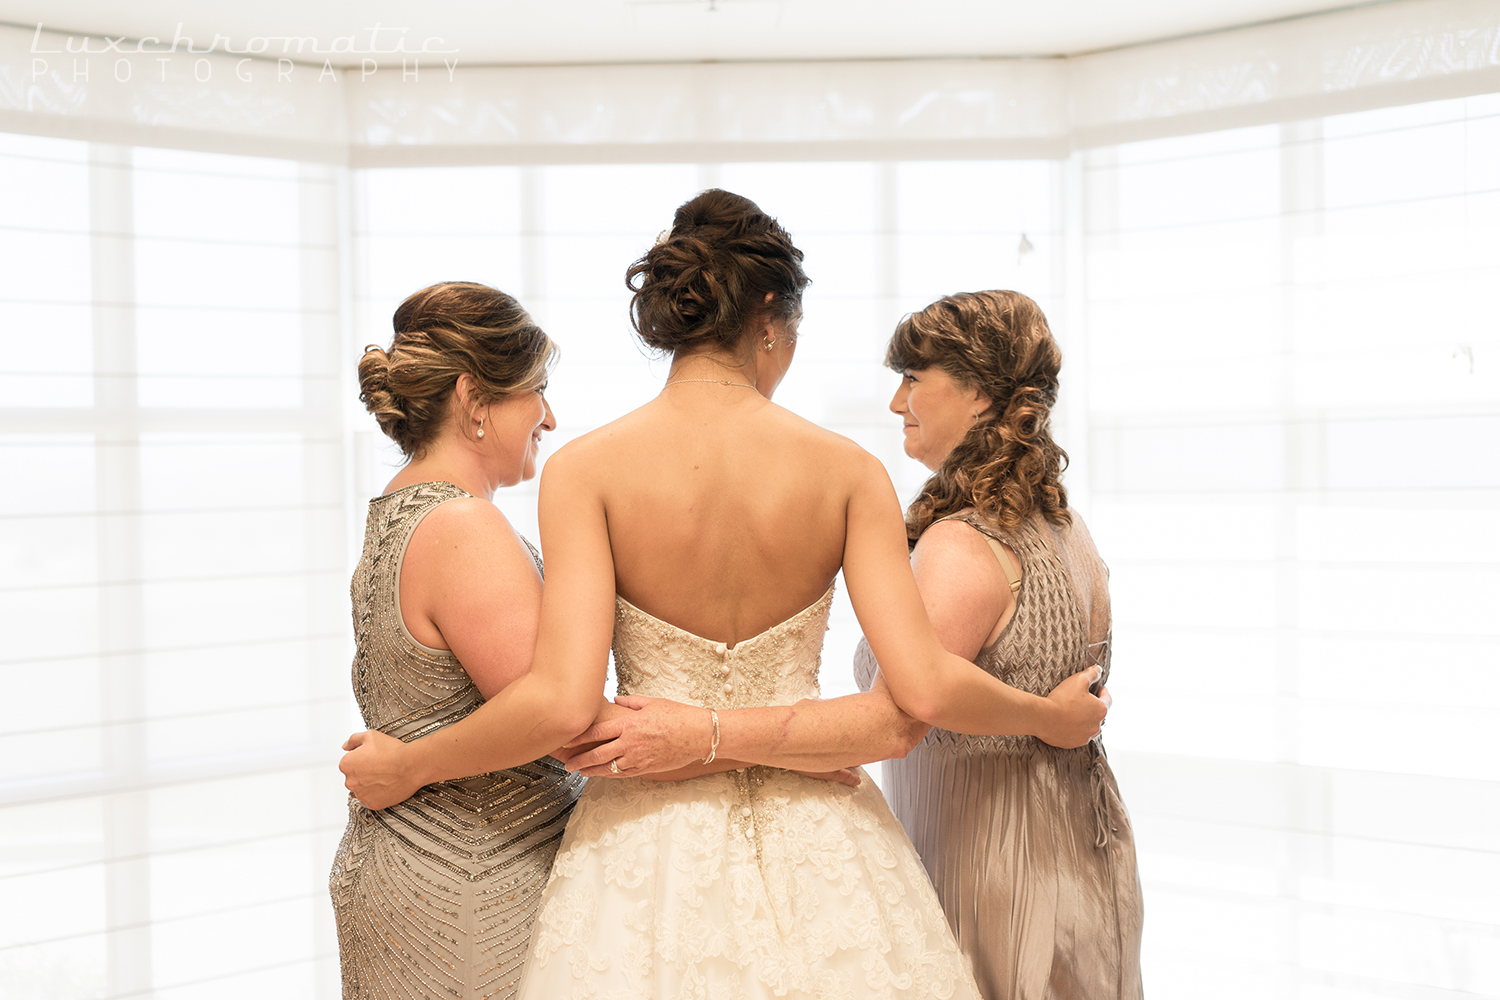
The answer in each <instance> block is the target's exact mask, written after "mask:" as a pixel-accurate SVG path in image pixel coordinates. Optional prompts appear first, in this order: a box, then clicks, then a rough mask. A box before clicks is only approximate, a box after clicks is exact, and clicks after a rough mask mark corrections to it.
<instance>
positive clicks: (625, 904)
mask: <svg viewBox="0 0 1500 1000" xmlns="http://www.w3.org/2000/svg"><path fill="white" fill-rule="evenodd" d="M801 261H802V253H801V251H799V250H798V249H797V248H796V247H795V246H794V245H792V242H791V239H790V237H789V236H788V234H787V233H786V231H785V230H784V229H783V228H782V227H781V226H780V224H779V223H777V222H776V220H774V219H772V218H770V217H769V216H767V215H766V214H765V213H763V212H762V211H761V210H760V209H759V208H758V207H757V206H756V205H755V204H754V203H753V202H750V201H749V200H748V199H745V198H742V197H739V196H738V195H733V194H730V193H728V192H725V191H717V190H711V191H706V192H704V193H703V194H701V195H699V196H698V197H696V198H694V199H693V200H692V201H690V202H688V203H687V204H685V205H683V206H682V207H681V208H679V209H678V210H677V214H676V218H675V219H674V222H673V227H672V230H671V232H670V233H668V234H665V235H664V236H663V238H662V239H661V240H660V241H658V243H657V245H656V246H654V247H652V248H651V249H650V250H648V251H647V252H646V254H645V255H644V256H643V257H642V258H641V259H640V260H639V261H637V262H636V263H635V264H634V265H632V267H631V269H630V271H629V272H628V273H629V276H630V277H629V280H630V282H631V285H632V287H633V288H635V289H636V293H635V297H634V300H633V303H632V316H633V318H634V320H635V325H636V330H637V332H638V333H639V334H640V336H641V339H642V340H643V341H644V342H645V343H646V344H647V346H649V347H652V348H655V349H658V350H661V351H663V352H671V354H672V366H671V370H670V374H669V376H668V380H667V384H666V385H665V386H664V387H663V389H662V392H661V394H660V395H658V396H657V397H656V398H655V399H653V400H651V401H650V402H648V403H646V404H645V405H643V406H641V407H640V408H638V409H636V410H634V411H632V412H631V413H628V414H626V415H625V416H623V417H621V418H620V419H618V420H615V421H613V422H611V423H609V424H606V425H605V426H604V427H601V428H599V429H598V430H595V431H592V432H590V433H588V434H585V435H583V436H581V437H579V438H577V439H575V440H574V441H572V442H570V443H569V444H568V445H567V446H566V447H564V448H562V449H560V450H559V451H558V452H557V454H556V455H555V456H553V458H552V459H551V460H550V461H549V462H548V464H547V470H546V473H545V474H544V475H543V476H542V484H541V493H540V507H539V509H540V514H541V528H542V543H543V547H544V549H545V551H546V553H547V558H548V577H547V586H546V590H545V593H544V596H543V606H542V624H541V631H540V635H539V638H538V644H537V650H536V655H535V656H534V658H533V661H532V671H531V673H530V674H529V675H528V676H527V677H525V678H522V679H521V680H519V681H517V682H515V683H514V684H512V685H511V686H510V687H507V688H506V689H505V690H504V691H502V692H501V693H500V694H499V695H498V696H497V697H496V698H494V699H493V700H491V701H490V702H488V703H487V704H485V705H484V706H482V707H481V708H480V709H478V710H477V711H476V712H475V713H474V714H473V715H471V716H470V717H469V718H468V719H465V720H463V721H461V722H459V723H457V724H455V725H453V726H451V727H449V728H447V729H444V730H442V731H440V732H438V733H435V734H433V735H431V736H429V737H427V738H425V739H421V740H416V741H413V742H411V743H401V742H400V741H397V740H393V739H390V738H387V737H383V736H381V735H379V734H374V735H372V736H371V737H370V738H368V739H367V740H364V741H362V742H361V745H360V746H359V747H358V748H357V749H355V750H354V751H352V752H351V753H350V754H349V756H348V757H347V758H346V760H345V767H346V774H351V780H352V782H353V784H354V785H355V786H356V791H357V793H358V794H359V795H360V797H361V799H362V800H365V801H368V802H370V803H372V804H380V803H384V802H389V801H399V800H400V799H402V798H404V797H405V796H406V795H407V794H410V790H411V789H412V788H413V787H415V786H419V785H421V784H422V783H423V782H424V781H427V780H431V779H432V778H447V777H453V776H456V775H461V774H466V773H469V772H470V771H472V770H483V769H485V768H488V767H493V766H496V765H497V764H498V763H502V762H505V761H508V760H511V759H513V758H514V757H515V756H517V755H524V754H526V753H528V752H530V753H534V752H537V751H539V750H542V749H546V748H552V747H555V746H556V745H557V743H558V742H560V741H567V740H570V739H572V738H573V737H578V738H579V740H580V741H583V740H587V741H595V740H607V741H608V742H606V743H604V744H603V745H600V746H597V747H594V748H592V749H587V750H584V751H583V752H581V753H579V754H578V755H577V756H576V757H574V758H573V759H572V760H571V761H570V763H569V766H570V767H571V768H575V769H579V770H581V771H582V772H583V773H586V774H590V775H599V776H601V778H605V779H606V780H597V781H590V783H589V787H588V789H587V790H586V791H585V792H584V794H583V796H582V797H581V798H580V800H579V803H578V805H577V807H576V809H575V810H574V813H573V818H572V819H571V820H570V822H569V824H568V832H567V835H566V837H565V839H564V842H563V846H562V848H561V849H560V851H559V852H558V856H557V862H556V865H555V868H554V872H553V876H552V880H551V882H550V883H549V885H548V887H547V890H546V892H545V894H544V897H543V901H542V905H541V910H540V912H539V914H538V917H537V922H536V925H535V929H534V932H533V942H532V950H531V954H530V957H529V959H528V963H527V970H526V978H525V980H524V983H523V986H522V990H521V996H522V997H523V998H524V1000H558V998H560V997H584V996H587V997H622V998H623V997H640V998H646V997H726V998H727V997H735V998H738V1000H769V998H771V997H783V998H801V1000H812V998H818V1000H833V998H848V1000H854V998H860V1000H865V998H890V1000H895V998H905V1000H937V998H945V1000H978V994H977V991H976V989H975V987H974V983H973V979H972V977H971V975H970V973H969V971H968V968H967V963H965V962H964V960H963V958H962V956H961V955H960V954H959V951H958V948H957V946H956V944H955V943H954V940H953V935H952V933H951V931H950V930H949V929H948V924H947V920H946V917H945V916H944V914H943V911H942V908H941V906H940V905H939V904H938V901H937V898H936V896H935V895H934V894H933V892H932V887H931V885H930V884H929V883H928V881H927V877H926V874H925V872H924V871H923V870H922V866H921V862H920V861H919V860H918V858H917V856H916V853H915V852H914V851H913V850H912V848H911V845H910V843H909V842H908V841H907V838H906V836H905V834H904V833H903V832H902V829H901V826H900V824H899V823H898V822H896V820H895V818H894V817H893V816H892V815H891V813H890V810H889V809H888V808H887V807H886V804H885V801H884V800H883V799H882V798H881V797H880V794H879V792H878V791H877V790H876V789H875V788H873V787H872V786H870V785H868V784H864V785H860V784H859V783H858V782H857V780H855V777H854V776H853V775H850V776H847V777H848V778H849V781H848V782H846V783H839V782H836V781H827V780H812V778H810V777H809V776H808V774H807V771H811V772H815V773H823V772H827V771H830V770H836V769H839V768H842V767H845V766H849V765H853V764H859V763H865V762H869V761H874V760H881V759H884V758H886V757H889V756H891V754H893V753H897V754H899V753H902V752H905V749H906V748H909V747H910V745H911V739H912V735H913V731H914V728H915V727H914V726H913V724H912V721H911V718H910V717H909V716H910V715H917V716H922V713H923V712H924V711H928V710H932V711H935V712H936V714H935V715H933V716H932V717H931V718H930V720H929V721H933V722H939V723H942V724H943V725H946V726H949V727H951V728H954V729H956V730H959V731H965V732H979V733H994V732H1029V733H1037V734H1039V735H1040V734H1046V735H1047V737H1048V738H1049V739H1050V740H1051V741H1053V742H1056V743H1060V744H1063V745H1072V746H1077V745H1080V744H1082V743H1084V742H1086V741H1087V740H1088V739H1089V738H1090V737H1091V736H1092V735H1093V734H1094V733H1096V732H1097V731H1098V722H1099V719H1100V718H1101V717H1102V716H1103V714H1104V709H1105V705H1104V703H1103V701H1102V700H1101V699H1098V698H1095V697H1093V696H1092V695H1090V694H1089V693H1088V681H1089V680H1091V679H1092V675H1089V676H1088V677H1083V676H1080V677H1078V678H1073V679H1070V680H1068V681H1065V682H1064V683H1063V684H1062V685H1060V686H1059V689H1058V690H1057V691H1054V692H1052V693H1051V694H1049V695H1047V696H1046V697H1043V696H1041V695H1038V694H1031V693H1028V692H1022V691H1018V690H1016V689H1014V688H1012V687H1009V686H1007V685H1005V684H1003V683H1002V682H1000V681H998V680H997V679H996V678H994V677H993V676H992V675H990V674H987V673H985V672H984V671H982V670H978V669H976V668H975V666H974V665H973V664H972V663H969V662H967V661H965V660H963V659H961V658H959V657H957V656H954V655H952V654H950V653H947V652H946V651H944V650H943V648H942V646H941V645H940V644H939V642H938V640H937V638H936V636H935V635H934V634H933V631H932V627H931V625H930V624H929V623H928V621H927V619H926V617H925V615H924V614H923V611H922V603H921V598H920V596H919V594H918V593H917V590H916V586H915V583H914V581H913V579H912V576H911V571H910V568H909V566H908V564H907V553H906V545H905V537H904V536H905V532H904V530H903V527H902V522H901V512H900V507H899V505H898V504H897V503H896V497H895V493H894V491H893V490H892V488H891V484H890V479H889V477H888V476H887V475H886V473H885V470H884V468H883V467H882V466H881V464H880V463H879V462H878V461H877V460H876V459H875V458H874V457H873V456H871V455H869V454H868V453H867V452H865V451H863V450H862V449H860V448H859V447H858V446H856V445H855V444H854V443H853V442H851V441H848V440H847V439H844V438H841V437H839V436H838V435H835V434H831V433H830V432H828V431H826V430H823V429H822V428H820V427H817V426H815V425H813V424H810V423H808V422H807V421H805V420H802V419H801V418H799V417H797V416H796V415H794V414H792V413H790V412H788V411H787V410H784V409H782V408H781V407H778V406H776V405H775V404H773V403H772V402H771V399H770V397H771V395H772V394H773V393H774V392H775V390H776V387H777V385H778V384H779V383H780V381H781V379H782V377H783V376H784V375H785V374H786V372H787V369H788V367H789V366H790V364H791V363H792V359H793V356H794V354H795V350H796V343H797V338H798V324H799V321H800V318H801V309H800V303H801V294H802V289H803V287H804V286H805V285H806V284H807V277H806V275H805V273H804V272H803V271H802V267H801ZM841 568H842V570H843V575H844V578H845V580H846V582H847V585H848V587H849V593H850V600H851V603H852V604H853V606H854V609H855V612H856V614H858V615H859V618H860V621H861V623H862V624H863V625H864V628H865V633H866V635H867V636H868V637H869V640H870V642H871V644H872V646H873V647H874V648H875V649H876V650H877V651H878V652H879V653H880V655H881V656H882V658H883V659H885V660H886V661H887V662H888V663H890V664H891V666H890V668H889V669H888V670H887V671H886V680H887V682H888V686H887V687H886V688H884V689H882V690H881V691H878V692H874V693H871V694H861V695H853V696H850V697H848V698H840V699H833V700H830V701H820V700H817V695H818V684H817V676H818V668H819V663H820V653H821V648H822V643H823V634H824V632H825V631H826V629H827V622H828V613H829V606H830V604H831V602H832V583H833V579H834V577H835V575H836V574H838V572H839V571H840V569H841ZM611 643H613V649H614V656H615V663H616V667H617V676H618V680H619V686H620V690H621V692H622V695H623V697H622V698H621V699H620V701H622V702H623V703H624V705H623V707H622V708H620V709H619V711H620V713H621V714H620V715H619V716H618V717H617V718H606V719H604V720H602V721H601V722H599V723H598V724H597V725H595V726H594V727H592V728H591V729H590V730H589V731H588V732H583V733H582V735H581V736H580V735H579V734H580V731H582V730H583V729H584V728H585V726H587V723H588V721H590V720H589V719H587V718H585V717H584V713H585V712H587V713H588V714H589V715H592V708H591V703H590V701H589V699H590V698H593V699H597V698H598V695H599V692H600V691H601V689H602V687H603V683H604V676H605V667H606V663H607V661H608V655H609V651H610V648H611ZM939 705H941V707H939ZM902 710H905V713H906V714H903V711H902ZM518 719H519V720H530V721H529V724H523V725H516V724H515V721H514V720H518ZM569 727H576V728H573V729H572V731H569ZM802 769H807V770H806V771H803V770H802ZM799 772H801V773H799ZM648 776H649V777H652V778H654V779H660V778H672V779H676V780H672V781H663V780H644V779H645V778H646V777H648ZM356 777H357V780H356ZM850 784H853V785H854V786H855V787H849V785H850Z"/></svg>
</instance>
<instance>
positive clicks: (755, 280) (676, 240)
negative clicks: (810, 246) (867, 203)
mask: <svg viewBox="0 0 1500 1000" xmlns="http://www.w3.org/2000/svg"><path fill="white" fill-rule="evenodd" d="M625 284H626V286H627V287H629V288H630V290H631V291H632V292H634V293H635V295H634V297H633V298H632V299H631V302H630V321H631V324H632V325H633V326H634V327H635V331H636V333H637V334H639V335H640V338H641V340H642V341H643V342H644V343H645V344H646V346H647V347H651V348H654V349H655V350H658V351H666V352H671V353H676V352H678V351H683V350H690V349H692V348H695V347H699V346H703V347H718V348H724V347H728V348H732V347H734V346H736V345H737V344H738V343H739V341H740V338H741V337H743V336H744V335H745V332H746V330H747V329H749V327H750V326H751V324H752V323H755V322H757V321H759V320H761V319H762V318H764V317H765V316H766V315H767V314H769V315H771V316H774V317H779V318H784V319H790V318H792V317H793V316H796V315H797V314H798V313H799V312H800V311H801V309H802V290H803V289H804V288H806V287H807V284H808V277H807V275H806V274H805V273H804V272H803V270H802V251H801V250H798V249H797V248H796V246H794V245H793V244H792V238H791V237H790V236H788V235H787V232H786V230H785V229H782V228H781V225H780V224H779V223H778V222H777V221H776V220H775V219H773V218H771V217H770V216H769V215H767V214H765V213H764V212H762V211H761V210H760V207H759V206H758V205H756V204H755V202H753V201H751V200H750V199H749V198H744V197H741V196H740V195H737V194H731V193H730V192H728V191H721V190H719V189H718V188H711V189H709V190H707V191H704V192H703V193H702V194H700V195H698V197H696V198H694V199H693V200H692V201H689V202H688V203H687V204H685V205H683V206H682V207H681V208H679V209H678V210H677V214H676V215H675V216H674V217H673V219H672V230H671V232H670V233H669V234H667V235H666V236H665V237H664V238H663V239H661V240H660V241H658V242H657V244H656V245H655V246H653V247H652V248H651V249H650V250H647V251H646V253H645V254H644V255H643V256H642V257H641V258H640V259H639V260H637V261H636V262H635V263H633V264H631V265H630V269H629V270H627V271H626V272H625ZM768 292H769V293H770V294H771V296H772V298H771V301H770V303H769V304H767V303H766V294H767V293H768Z"/></svg>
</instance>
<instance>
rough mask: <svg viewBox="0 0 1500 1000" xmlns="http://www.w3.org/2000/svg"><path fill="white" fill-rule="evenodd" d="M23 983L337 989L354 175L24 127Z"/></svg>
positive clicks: (10, 799)
mask: <svg viewBox="0 0 1500 1000" xmlns="http://www.w3.org/2000/svg"><path fill="white" fill-rule="evenodd" d="M0 174H3V176H4V181H3V183H4V185H5V187H6V189H7V190H10V191H27V192H29V193H30V194H31V197H28V198H25V199H22V198H7V199H5V202H4V207H3V208H0V213H3V217H0V227H3V228H0V257H3V261H4V265H3V267H0V273H3V275H4V278H3V279H0V280H3V281H4V284H3V287H0V312H3V320H0V330H3V343H4V347H5V350H4V352H3V353H4V356H5V369H6V371H5V385H6V389H7V392H6V395H5V397H4V399H3V400H0V448H3V450H4V461H5V467H6V470H7V476H6V489H5V490H4V491H3V497H4V500H3V501H0V504H3V510H0V532H3V534H0V538H3V542H0V563H3V565H4V584H3V586H4V589H5V591H6V594H5V600H4V601H3V602H0V607H3V611H0V615H3V621H4V628H3V631H4V634H5V635H7V636H8V637H10V641H9V642H8V643H7V650H6V652H5V653H4V654H3V656H0V671H3V680H0V684H3V687H4V689H5V691H6V694H7V698H6V701H7V704H8V705H10V706H11V709H12V710H11V711H10V712H9V713H8V714H7V717H6V720H5V722H4V727H5V730H4V732H3V735H0V746H3V750H0V761H3V762H4V765H3V766H4V773H3V776H0V844H3V850H0V858H3V861H0V913H3V914H4V916H3V917H0V979H3V981H4V983H5V993H6V995H7V996H15V997H100V996H109V997H138V996H148V995H149V996H153V997H172V998H177V997H183V998H186V997H198V996H201V997H214V998H222V997H228V996H268V995H277V996H304V995H305V996H312V995H314V994H315V993H316V992H317V990H316V989H315V988H314V986H315V984H317V983H321V984H322V986H323V990H322V994H321V995H332V994H331V993H329V991H328V984H329V983H330V982H332V980H331V978H330V976H329V971H330V970H331V967H332V963H333V962H334V961H335V959H334V957H333V953H334V946H333V931H332V927H331V925H330V923H329V918H328V913H327V910H328V907H327V904H326V903H325V902H324V899H325V889H324V888H323V882H324V879H325V877H326V871H327V866H328V859H329V857H330V856H331V851H332V844H333V842H334V839H335V838H336V835H337V830H338V829H339V828H340V827H341V826H342V816H341V813H342V801H341V795H340V789H339V783H338V780H337V773H336V772H334V771H332V769H331V761H332V759H333V757H334V753H335V750H336V747H337V743H338V741H339V737H340V735H341V734H343V733H344V732H345V730H346V729H347V728H349V723H348V720H347V712H346V707H345V706H346V701H347V695H346V694H345V693H344V689H345V687H346V686H347V682H346V680H345V678H344V676H343V675H344V673H345V671H346V670H347V667H346V664H347V662H348V652H349V650H348V645H349V643H348V639H347V632H348V625H347V617H348V611H347V608H346V604H347V598H345V597H344V596H343V595H344V591H345V586H346V584H345V579H346V572H347V569H346V565H345V564H346V561H347V556H346V549H345V540H344V539H345V521H346V514H345V499H344V498H345V493H346V489H345V483H344V476H343V471H342V469H343V466H344V460H343V455H344V444H343V429H342V411H341V409H340V407H339V400H340V398H341V396H342V395H343V393H344V391H345V390H344V383H345V381H346V379H345V378H344V377H343V373H342V370H341V369H342V367H343V366H342V361H343V359H344V355H345V353H346V352H345V351H344V350H343V349H342V348H341V341H342V335H341V325H340V306H339V301H340V293H339V288H340V285H339V268H338V243H339V236H338V225H337V218H338V214H337V207H338V201H339V198H338V189H337V182H336V177H335V175H334V174H333V173H332V172H330V171H328V170H326V169H322V168H308V167H299V166H298V165H297V164H295V163H291V162H286V161H275V160H263V159H243V158H237V157H227V156H219V155H209V154H190V153H179V152H170V151H154V150H148V149H131V148H129V147H118V146H101V145H88V144H84V143H79V142H70V141H64V140H52V139H33V138H23V137H15V136H6V137H4V141H3V144H0Z"/></svg>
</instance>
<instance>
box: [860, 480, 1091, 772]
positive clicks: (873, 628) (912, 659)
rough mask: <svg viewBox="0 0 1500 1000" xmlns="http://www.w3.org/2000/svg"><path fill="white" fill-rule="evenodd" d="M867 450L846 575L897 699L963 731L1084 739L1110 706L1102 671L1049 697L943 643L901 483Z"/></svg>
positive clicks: (1056, 741) (915, 712) (1074, 742)
mask: <svg viewBox="0 0 1500 1000" xmlns="http://www.w3.org/2000/svg"><path fill="white" fill-rule="evenodd" d="M867 458H868V461H867V462H866V463H865V467H864V469H862V470H861V472H860V473H859V475H858V476H857V477H856V481H855V484H854V488H853V490H852V491H851V494H850V498H849V515H848V523H849V529H848V535H847V539H846V542H845V548H844V580H845V583H846V584H847V585H848V588H849V599H850V601H851V603H853V605H854V613H855V615H856V616H857V617H858V618H859V623H860V627H861V628H862V629H863V630H864V633H865V639H866V641H868V642H869V644H870V651H871V652H872V653H874V655H875V659H876V661H877V662H878V663H879V664H880V666H881V672H882V674H883V675H884V676H885V678H886V683H887V684H888V685H889V686H890V691H891V697H892V698H893V699H894V701H895V703H896V705H897V706H899V707H900V708H901V709H903V710H904V711H906V712H907V713H909V714H910V715H912V716H913V717H914V718H918V719H921V720H922V721H923V722H926V723H928V724H930V725H934V726H941V727H943V728H944V729H949V730H952V731H954V732H959V733H971V734H975V735H1000V734H1010V735H1023V736H1035V737H1038V738H1039V739H1041V740H1043V741H1044V742H1047V743H1051V744H1052V745H1054V746H1082V745H1083V744H1084V743H1087V742H1088V741H1089V740H1090V739H1091V738H1092V737H1093V736H1094V734H1095V733H1097V732H1098V728H1099V727H1098V723H1099V720H1101V719H1103V718H1104V714H1105V710H1106V705H1105V703H1104V702H1102V701H1100V700H1099V699H1098V698H1095V697H1094V696H1093V695H1091V694H1089V693H1088V684H1089V683H1092V682H1093V681H1095V680H1097V679H1098V676H1097V670H1095V671H1093V676H1088V675H1089V673H1090V671H1084V674H1083V675H1081V676H1080V677H1079V678H1078V679H1077V680H1076V681H1074V682H1073V683H1072V684H1067V683H1066V682H1065V683H1064V684H1062V685H1059V686H1058V688H1057V689H1055V690H1054V691H1053V692H1052V693H1051V694H1050V695H1048V696H1047V697H1045V698H1043V697H1040V696H1038V695H1034V694H1029V693H1027V692H1025V691H1020V690H1017V689H1016V688H1013V687H1011V686H1009V685H1008V684H1005V683H1004V682H1003V681H1001V680H999V679H998V678H996V677H993V676H991V675H990V674H988V673H986V672H985V671H983V670H981V669H979V667H977V666H975V665H974V664H973V663H971V662H970V661H968V660H966V659H964V658H963V657H961V656H957V655H955V654H953V653H951V652H949V651H948V650H946V649H944V648H943V646H942V644H941V643H940V642H939V641H938V637H937V634H936V633H935V632H934V631H933V627H932V623H931V621H930V620H929V619H928V616H927V613H926V609H925V607H924V605H923V602H922V595H921V593H920V592H919V591H918V590H917V583H916V579H915V578H914V577H913V575H912V572H911V565H910V563H909V562H908V557H907V547H906V525H905V522H904V521H903V520H902V517H901V509H900V506H899V505H898V504H897V502H896V494H895V490H894V488H892V486H891V482H890V478H889V477H888V476H887V475H886V474H885V470H884V468H883V467H881V466H880V464H879V462H878V461H876V460H875V458H874V457H873V456H867ZM1070 680H1071V679H1070Z"/></svg>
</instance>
